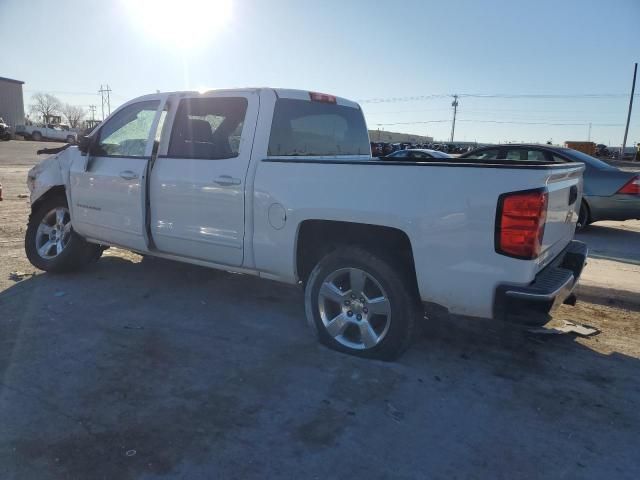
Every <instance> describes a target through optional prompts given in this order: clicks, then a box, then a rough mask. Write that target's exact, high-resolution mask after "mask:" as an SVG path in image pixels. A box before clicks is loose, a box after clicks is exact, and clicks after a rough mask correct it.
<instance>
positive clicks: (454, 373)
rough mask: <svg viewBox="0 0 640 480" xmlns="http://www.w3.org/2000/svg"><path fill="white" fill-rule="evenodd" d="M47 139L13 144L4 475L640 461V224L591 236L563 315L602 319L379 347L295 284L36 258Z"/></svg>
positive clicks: (545, 470)
mask: <svg viewBox="0 0 640 480" xmlns="http://www.w3.org/2000/svg"><path fill="white" fill-rule="evenodd" d="M53 145H54V144H48V145H46V146H53ZM42 146H43V144H38V143H35V142H13V141H12V142H7V143H0V182H1V183H2V184H3V187H4V197H5V200H4V201H3V202H2V203H0V247H1V248H0V259H1V260H0V342H1V347H0V425H1V426H2V427H1V428H0V478H2V479H23V478H27V479H31V478H37V479H53V478H74V479H75V478H78V479H86V478H105V479H112V478H117V479H138V478H144V479H151V478H189V479H197V478H322V479H324V478H346V477H353V478H370V479H373V478H400V479H403V478H405V479H413V478H447V479H449V478H491V479H500V478H505V479H512V478H541V479H549V478H593V479H600V478H628V479H637V478H640V457H639V456H638V448H637V434H638V431H640V413H639V412H638V408H637V406H638V404H639V403H640V376H639V375H638V372H639V371H640V370H639V367H640V361H639V359H640V293H638V290H637V289H638V288H640V275H639V273H640V272H639V271H638V264H639V263H640V242H638V239H639V238H640V223H639V222H626V223H613V222H605V223H603V224H597V225H596V226H593V227H591V228H590V229H587V231H586V232H585V233H584V234H582V235H581V237H582V239H583V240H586V241H587V242H588V243H589V244H590V245H592V250H594V253H595V255H596V257H597V258H594V259H593V260H592V261H591V262H590V264H589V265H588V267H587V269H586V271H585V275H584V280H585V281H584V287H581V291H582V292H583V293H584V297H585V298H588V300H589V302H585V301H581V302H579V303H578V305H577V306H576V307H568V306H562V307H561V308H560V310H559V311H558V312H557V313H556V314H555V315H554V319H553V320H552V323H551V325H554V324H559V323H561V321H562V320H565V319H566V320H572V321H576V322H579V323H585V324H589V325H592V326H595V327H597V328H599V329H601V330H602V332H601V334H600V335H598V336H595V337H590V338H574V337H572V336H569V335H563V336H534V335H531V334H529V333H527V332H524V331H522V330H520V329H518V328H516V327H513V326H510V325H506V324H502V323H500V322H495V321H484V320H477V319H476V320H472V319H464V318H451V319H448V320H429V321H426V322H425V325H424V332H423V333H422V335H421V336H420V338H418V339H417V340H416V343H415V345H414V346H413V347H412V348H411V350H410V351H409V352H408V353H407V354H406V355H405V356H404V357H403V358H402V359H401V360H400V361H399V362H397V363H392V364H389V363H381V362H375V361H363V360H359V359H355V358H351V357H348V356H344V355H340V354H337V353H335V352H332V351H329V350H327V349H325V348H323V347H321V346H319V345H317V344H316V342H315V340H314V339H313V338H312V337H311V335H310V333H309V332H308V330H307V326H306V322H305V321H304V310H303V304H302V294H301V292H300V291H299V290H298V289H297V288H294V287H290V286H286V285H281V284H277V283H274V282H269V281H265V280H259V279H256V278H253V277H249V276H243V275H237V274H231V273H225V272H218V271H214V270H209V269H205V268H200V267H196V266H191V265H185V264H179V263H174V262H169V261H164V260H157V259H147V258H144V259H143V258H141V257H140V256H138V255H135V254H132V253H128V252H125V251H122V250H118V249H111V250H109V251H108V252H105V253H107V254H106V255H105V256H104V257H103V259H102V260H100V262H98V263H97V264H95V265H93V266H91V267H90V268H89V269H87V270H86V271H83V272H81V273H77V274H71V275H64V276H57V275H50V274H46V273H42V272H37V271H36V270H35V269H34V268H33V267H32V266H30V265H29V263H28V262H27V260H26V258H25V256H24V252H23V246H22V242H23V236H24V230H25V225H26V220H27V215H28V209H29V206H28V199H26V198H18V196H19V195H21V194H26V193H27V189H26V186H25V185H24V179H25V176H26V171H27V170H28V168H29V166H30V165H32V164H33V163H34V161H35V155H34V152H35V150H36V149H37V148H41V147H42ZM12 272H22V273H25V274H28V275H26V276H24V277H22V279H20V278H17V277H16V276H15V275H12ZM32 273H33V275H31V274H32Z"/></svg>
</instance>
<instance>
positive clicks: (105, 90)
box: [98, 85, 112, 120]
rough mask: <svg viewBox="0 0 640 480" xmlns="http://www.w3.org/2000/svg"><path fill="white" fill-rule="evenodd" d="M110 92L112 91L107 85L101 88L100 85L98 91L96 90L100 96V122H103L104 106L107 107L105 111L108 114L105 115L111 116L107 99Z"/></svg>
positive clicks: (108, 99)
mask: <svg viewBox="0 0 640 480" xmlns="http://www.w3.org/2000/svg"><path fill="white" fill-rule="evenodd" d="M111 92H112V90H111V89H110V88H109V85H107V86H106V88H105V87H103V86H102V85H100V90H98V93H99V94H100V97H101V99H102V120H104V106H105V105H106V106H107V111H108V112H109V113H107V115H111V99H110V98H109V94H110V93H111Z"/></svg>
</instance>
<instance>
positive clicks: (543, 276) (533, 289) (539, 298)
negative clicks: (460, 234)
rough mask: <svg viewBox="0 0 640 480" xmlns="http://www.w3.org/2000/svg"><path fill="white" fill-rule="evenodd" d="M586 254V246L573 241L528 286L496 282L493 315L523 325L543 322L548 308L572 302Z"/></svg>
mask: <svg viewBox="0 0 640 480" xmlns="http://www.w3.org/2000/svg"><path fill="white" fill-rule="evenodd" d="M587 254H588V248H587V245H586V244H585V243H583V242H579V241H577V240H573V241H572V242H570V243H569V245H567V247H566V248H565V249H564V250H563V251H562V253H560V255H558V256H557V257H556V258H555V259H554V260H553V262H551V263H550V264H549V265H547V266H546V267H545V268H544V269H543V270H541V271H540V272H539V273H538V274H537V275H536V277H535V279H534V281H533V282H531V283H530V284H529V285H525V286H521V285H509V284H503V285H499V286H498V287H497V288H496V293H495V298H494V317H496V318H501V319H504V320H508V321H513V322H516V323H523V324H527V325H541V324H544V323H546V322H547V321H548V320H549V318H548V313H549V312H550V311H551V310H553V309H554V308H556V307H557V306H558V305H560V304H562V303H565V302H566V303H570V302H571V301H572V292H573V289H574V288H575V286H576V284H577V283H578V280H579V278H580V275H581V274H582V269H583V268H584V265H585V264H586V260H587ZM573 298H575V297H573Z"/></svg>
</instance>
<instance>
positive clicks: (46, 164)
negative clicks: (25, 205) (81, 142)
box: [27, 147, 81, 205]
mask: <svg viewBox="0 0 640 480" xmlns="http://www.w3.org/2000/svg"><path fill="white" fill-rule="evenodd" d="M80 156H81V154H80V151H79V150H78V148H77V147H69V148H65V149H64V150H62V151H61V152H59V153H57V154H55V155H52V156H50V157H47V158H45V159H44V160H43V161H41V162H40V163H39V164H37V165H36V166H34V167H33V168H32V169H31V170H29V173H28V174H27V187H29V192H30V193H31V204H32V205H33V204H34V203H35V202H36V201H37V200H38V199H39V198H41V197H42V196H43V195H44V194H45V193H47V192H48V191H49V190H51V189H52V188H54V187H59V186H63V187H65V190H67V195H68V188H67V187H68V186H69V172H70V170H71V165H72V164H73V162H74V160H76V159H79V157H80Z"/></svg>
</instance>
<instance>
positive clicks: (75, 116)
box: [60, 103, 86, 128]
mask: <svg viewBox="0 0 640 480" xmlns="http://www.w3.org/2000/svg"><path fill="white" fill-rule="evenodd" d="M60 111H61V112H62V115H64V118H66V119H67V123H68V124H69V126H70V127H71V128H78V126H79V125H80V122H81V121H82V119H83V118H84V116H85V115H86V112H85V111H84V108H82V107H79V106H77V105H70V104H68V103H65V104H64V105H63V106H62V108H61V109H60Z"/></svg>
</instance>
